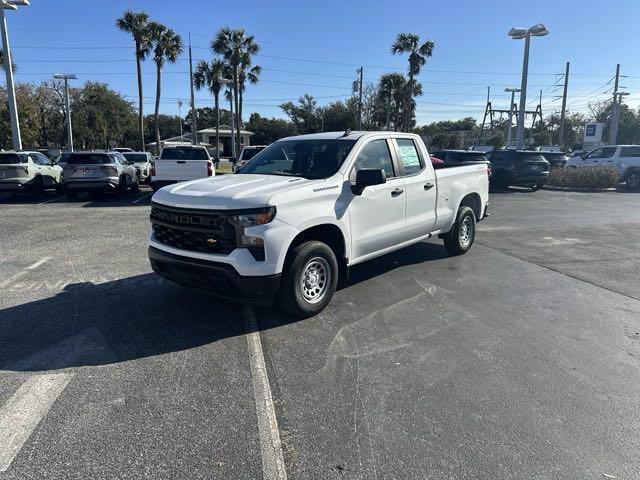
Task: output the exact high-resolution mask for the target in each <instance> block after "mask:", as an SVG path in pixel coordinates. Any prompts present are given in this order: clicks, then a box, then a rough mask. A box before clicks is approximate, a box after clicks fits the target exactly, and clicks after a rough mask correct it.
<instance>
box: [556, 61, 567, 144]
mask: <svg viewBox="0 0 640 480" xmlns="http://www.w3.org/2000/svg"><path fill="white" fill-rule="evenodd" d="M568 89H569V62H567V66H566V67H565V70H564V90H563V92H562V111H561V112H560V133H559V134H558V145H560V148H561V149H562V150H564V120H565V116H566V110H567V90H568Z"/></svg>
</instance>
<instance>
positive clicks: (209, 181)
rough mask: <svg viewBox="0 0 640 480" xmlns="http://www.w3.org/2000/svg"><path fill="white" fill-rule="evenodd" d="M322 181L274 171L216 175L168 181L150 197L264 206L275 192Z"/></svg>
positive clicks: (186, 203)
mask: <svg viewBox="0 0 640 480" xmlns="http://www.w3.org/2000/svg"><path fill="white" fill-rule="evenodd" d="M323 181H324V180H307V179H305V178H302V177H281V176H277V175H243V174H234V175H220V176H216V177H210V178H203V179H199V180H192V181H189V182H182V183H177V184H175V185H168V186H166V187H164V188H162V189H160V190H158V191H157V192H156V193H155V194H154V195H153V197H152V201H154V202H158V203H162V204H164V205H168V206H173V207H184V208H210V209H216V210H217V209H220V210H236V209H244V208H257V207H264V206H266V205H267V204H268V201H269V198H270V197H271V196H272V195H273V194H275V193H282V192H284V191H288V190H293V189H296V188H300V187H303V186H306V185H312V184H315V183H320V182H323Z"/></svg>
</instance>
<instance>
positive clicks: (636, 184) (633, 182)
mask: <svg viewBox="0 0 640 480" xmlns="http://www.w3.org/2000/svg"><path fill="white" fill-rule="evenodd" d="M625 181H626V182H627V188H628V189H629V190H631V191H632V192H640V171H635V170H634V171H632V172H629V173H628V174H627V176H626V177H625Z"/></svg>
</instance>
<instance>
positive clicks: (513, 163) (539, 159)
mask: <svg viewBox="0 0 640 480" xmlns="http://www.w3.org/2000/svg"><path fill="white" fill-rule="evenodd" d="M487 157H488V158H489V161H490V162H491V169H492V171H493V175H491V185H492V186H493V187H496V188H503V189H504V188H507V187H509V186H511V185H514V186H521V187H531V188H532V189H533V190H539V189H540V188H542V186H543V185H544V184H545V183H547V179H548V178H549V162H548V161H547V160H545V158H544V156H543V154H542V153H540V152H530V151H526V150H494V151H493V152H490V153H489V154H488V155H487Z"/></svg>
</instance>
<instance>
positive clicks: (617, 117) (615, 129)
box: [609, 92, 629, 145]
mask: <svg viewBox="0 0 640 480" xmlns="http://www.w3.org/2000/svg"><path fill="white" fill-rule="evenodd" d="M626 95H629V92H618V100H617V102H616V104H615V105H616V108H615V116H614V117H613V142H612V143H609V145H617V144H618V128H619V127H620V107H621V106H622V97H624V96H626Z"/></svg>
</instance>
